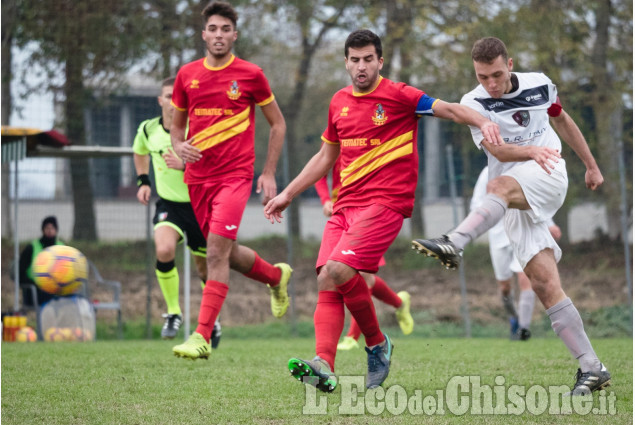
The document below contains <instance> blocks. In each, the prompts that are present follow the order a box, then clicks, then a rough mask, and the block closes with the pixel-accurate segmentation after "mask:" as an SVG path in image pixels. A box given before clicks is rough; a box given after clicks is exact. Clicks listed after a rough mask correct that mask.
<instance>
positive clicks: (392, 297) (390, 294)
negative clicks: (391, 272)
mask: <svg viewBox="0 0 635 425" xmlns="http://www.w3.org/2000/svg"><path fill="white" fill-rule="evenodd" d="M370 293H371V294H372V295H373V297H375V298H377V299H378V300H380V301H383V302H384V303H386V304H388V305H391V306H393V307H395V308H399V307H401V298H399V297H398V296H397V293H396V292H395V291H393V290H392V289H391V288H390V286H388V285H387V284H386V281H384V279H382V278H381V277H379V276H375V284H374V285H373V287H372V288H371V290H370Z"/></svg>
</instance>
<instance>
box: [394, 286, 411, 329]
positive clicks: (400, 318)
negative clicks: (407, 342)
mask: <svg viewBox="0 0 635 425" xmlns="http://www.w3.org/2000/svg"><path fill="white" fill-rule="evenodd" d="M397 296H398V297H399V298H401V306H400V307H399V308H398V309H397V311H395V316H397V323H399V327H400V328H401V332H403V334H404V335H410V334H411V333H412V330H413V329H414V327H415V322H414V320H412V315H411V314H410V294H409V293H407V292H406V291H400V292H399V293H398V294H397Z"/></svg>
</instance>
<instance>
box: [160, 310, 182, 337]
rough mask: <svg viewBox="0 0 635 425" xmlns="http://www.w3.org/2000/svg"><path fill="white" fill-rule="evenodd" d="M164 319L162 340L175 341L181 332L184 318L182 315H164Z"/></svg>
mask: <svg viewBox="0 0 635 425" xmlns="http://www.w3.org/2000/svg"><path fill="white" fill-rule="evenodd" d="M162 317H163V318H164V319H165V323H163V328H162V329H161V338H163V339H174V337H175V336H176V334H177V333H178V332H179V328H180V327H181V323H182V322H183V318H182V317H181V315H180V314H164V315H163V316H162Z"/></svg>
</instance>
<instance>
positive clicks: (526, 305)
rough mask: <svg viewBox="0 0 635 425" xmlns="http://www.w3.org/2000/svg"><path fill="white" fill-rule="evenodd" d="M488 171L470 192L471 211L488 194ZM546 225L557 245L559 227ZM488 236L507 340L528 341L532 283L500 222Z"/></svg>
mask: <svg viewBox="0 0 635 425" xmlns="http://www.w3.org/2000/svg"><path fill="white" fill-rule="evenodd" d="M488 171H489V167H487V166H485V167H484V168H483V170H482V171H481V174H480V175H479V176H478V180H477V181H476V184H475V185H474V190H473V192H472V200H471V201H470V211H474V210H476V209H477V208H478V207H479V206H480V205H481V203H482V202H483V199H485V196H486V195H487V181H488V176H489V172H488ZM548 226H549V232H550V233H551V236H553V238H554V239H555V240H556V242H557V241H558V240H559V239H560V236H561V235H562V233H561V230H560V227H559V226H558V225H557V224H556V223H554V221H553V219H550V220H549V223H548ZM487 237H488V240H489V253H490V259H491V261H492V267H493V268H494V277H496V282H497V283H498V286H499V288H500V294H501V301H502V302H503V308H504V309H505V312H506V313H507V314H508V315H509V323H510V339H512V340H521V341H527V340H528V339H529V338H531V331H530V330H529V327H530V325H531V316H532V314H533V311H534V304H535V298H536V297H535V294H534V291H533V290H532V289H531V282H530V281H529V278H528V277H527V275H526V274H525V273H524V272H523V268H522V267H520V264H519V263H518V260H517V259H516V257H515V256H514V250H513V248H512V245H511V242H510V241H509V238H508V237H507V234H506V233H505V226H504V223H503V220H501V221H499V222H498V223H496V225H495V226H494V227H492V228H491V229H489V230H488V232H487ZM514 275H516V279H517V282H518V288H519V289H520V294H519V296H518V308H516V306H515V304H514V297H513V294H512V278H513V277H514Z"/></svg>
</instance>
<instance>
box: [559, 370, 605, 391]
mask: <svg viewBox="0 0 635 425" xmlns="http://www.w3.org/2000/svg"><path fill="white" fill-rule="evenodd" d="M601 366H602V367H601V369H600V371H599V372H584V373H582V371H581V370H580V369H578V372H577V373H576V374H575V379H576V381H575V385H574V386H573V390H571V392H570V393H567V394H566V395H568V396H581V395H587V394H591V393H592V392H593V391H599V390H601V389H603V388H605V387H608V386H610V385H611V374H610V373H609V371H608V370H607V369H606V367H605V366H604V365H603V364H601Z"/></svg>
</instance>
